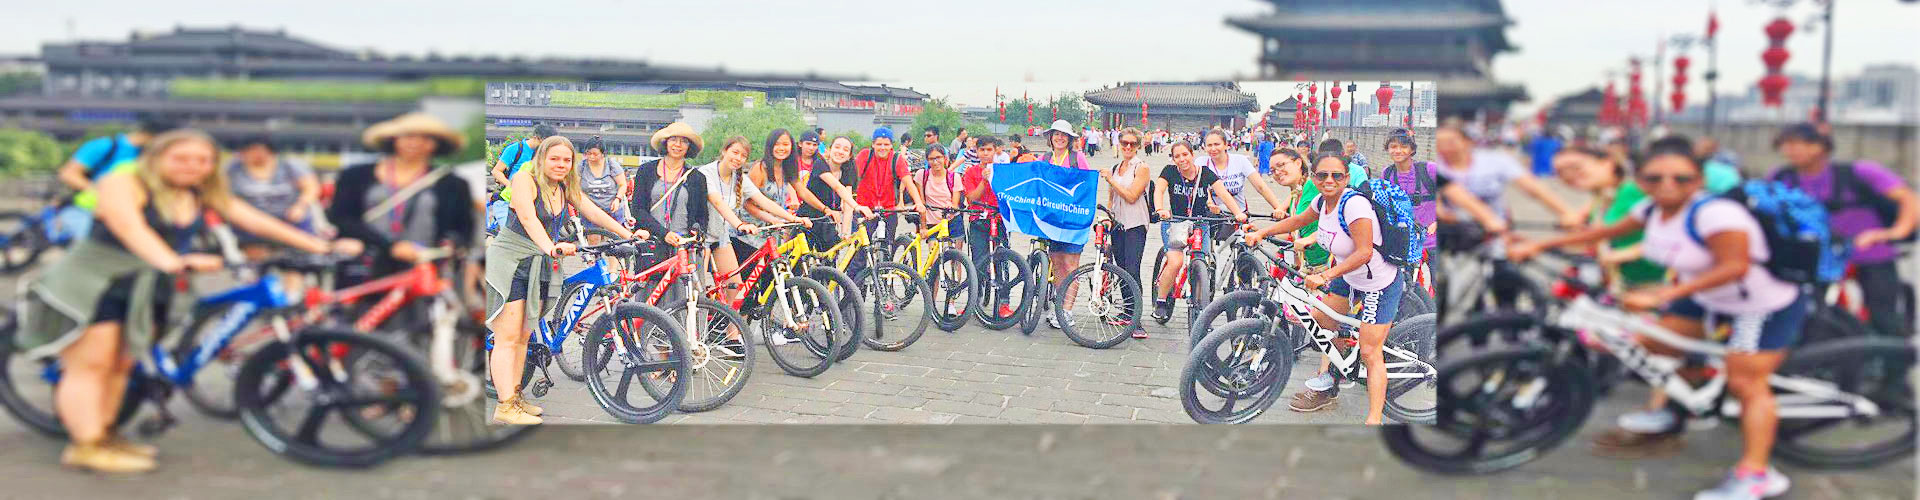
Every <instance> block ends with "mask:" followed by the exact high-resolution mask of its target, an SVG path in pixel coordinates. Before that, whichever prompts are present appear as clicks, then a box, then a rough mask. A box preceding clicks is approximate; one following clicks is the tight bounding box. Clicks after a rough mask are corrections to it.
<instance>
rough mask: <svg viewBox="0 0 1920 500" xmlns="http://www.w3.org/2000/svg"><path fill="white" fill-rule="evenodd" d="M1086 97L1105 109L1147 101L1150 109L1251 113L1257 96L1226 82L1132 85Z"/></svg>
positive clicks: (1090, 92) (1094, 93) (1094, 92)
mask: <svg viewBox="0 0 1920 500" xmlns="http://www.w3.org/2000/svg"><path fill="white" fill-rule="evenodd" d="M1134 89H1139V90H1140V97H1134V94H1133V92H1134ZM1086 98H1087V102H1091V103H1094V104H1098V105H1101V106H1121V105H1128V104H1132V105H1138V104H1140V102H1141V101H1142V100H1145V101H1146V103H1147V105H1148V106H1187V107H1201V108H1245V109H1248V110H1252V109H1253V107H1254V99H1253V94H1249V93H1246V92H1242V91H1240V87H1239V86H1238V85H1235V84H1233V83H1226V82H1205V83H1128V84H1125V85H1121V86H1119V87H1116V88H1110V89H1103V90H1093V91H1088V92H1087V93H1086Z"/></svg>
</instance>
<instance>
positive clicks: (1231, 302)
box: [1187, 290, 1263, 350]
mask: <svg viewBox="0 0 1920 500" xmlns="http://www.w3.org/2000/svg"><path fill="white" fill-rule="evenodd" d="M1262 299H1263V297H1262V296H1261V295H1260V292H1259V291H1258V290H1235V291H1232V292H1228V293H1227V294H1226V295H1222V296H1220V298H1218V299H1214V300H1213V301H1212V302H1209V303H1207V307H1205V308H1202V309H1201V310H1200V315H1199V316H1196V317H1194V320H1193V322H1192V324H1189V325H1187V349H1189V350H1191V349H1193V348H1194V347H1195V346H1198V345H1200V340H1201V339H1205V338H1207V332H1209V331H1213V330H1215V329H1216V328H1213V327H1214V326H1215V325H1216V324H1218V325H1219V326H1226V324H1227V323H1232V322H1233V321H1234V320H1237V319H1241V318H1253V317H1260V316H1261V314H1262V313H1261V312H1260V302H1261V300H1262ZM1222 318H1225V319H1226V321H1221V319H1222Z"/></svg>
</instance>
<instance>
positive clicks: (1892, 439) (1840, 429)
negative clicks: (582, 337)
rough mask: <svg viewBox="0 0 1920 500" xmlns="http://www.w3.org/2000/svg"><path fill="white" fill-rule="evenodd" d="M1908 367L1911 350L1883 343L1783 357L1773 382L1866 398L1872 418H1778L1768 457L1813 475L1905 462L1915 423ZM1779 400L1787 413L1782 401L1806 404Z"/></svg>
mask: <svg viewBox="0 0 1920 500" xmlns="http://www.w3.org/2000/svg"><path fill="white" fill-rule="evenodd" d="M1913 362H1914V347H1913V346H1912V345H1911V344H1908V343H1907V342H1906V341H1905V340H1904V339H1890V338H1883V337H1861V338H1850V339H1842V340H1835V341H1830V342H1827V343H1823V344H1817V345H1813V346H1809V347H1807V348H1805V349H1803V350H1798V351H1794V352H1793V353H1792V354H1789V355H1788V356H1787V360H1786V362H1785V363H1783V364H1782V365H1781V366H1780V370H1779V371H1778V372H1777V373H1776V375H1775V376H1776V377H1781V378H1787V377H1791V378H1793V379H1798V380H1799V381H1802V382H1812V383H1815V384H1819V385H1826V384H1831V387H1832V388H1833V389H1835V390H1838V391H1840V392H1843V393H1846V394H1852V395H1857V396H1860V397H1864V398H1866V399H1867V400H1868V401H1871V402H1872V403H1873V405H1874V406H1876V407H1878V410H1879V412H1878V414H1877V415H1856V416H1851V417H1844V418H1788V417H1782V418H1781V419H1780V425H1779V431H1778V433H1777V437H1776V438H1775V443H1774V446H1773V450H1774V453H1776V454H1777V455H1778V456H1779V457H1780V458H1782V459H1785V460H1787V461H1789V462H1792V463H1793V464H1795V465H1800V466H1803V467H1809V468H1818V469H1855V468H1865V467H1873V466H1876V465H1879V464H1883V463H1886V462H1890V461H1893V460H1897V459H1899V458H1900V457H1904V456H1909V455H1912V454H1913V450H1914V433H1915V428H1916V426H1915V423H1916V420H1915V412H1914V394H1913V386H1912V385H1911V384H1910V382H1909V380H1908V374H1909V373H1910V372H1911V371H1912V369H1913ZM1823 382H1824V383H1823ZM1776 392H1778V390H1777V389H1776ZM1782 396H1783V398H1782V399H1783V401H1782V406H1787V403H1786V402H1785V401H1784V399H1786V398H1789V397H1790V398H1794V399H1798V400H1800V403H1799V404H1801V405H1805V404H1807V403H1806V399H1808V395H1802V394H1796V393H1791V392H1788V393H1784V394H1782ZM1823 406H1824V407H1825V408H1837V409H1845V408H1846V407H1847V405H1844V404H1840V403H1828V404H1826V405H1823ZM1783 413H1784V412H1783Z"/></svg>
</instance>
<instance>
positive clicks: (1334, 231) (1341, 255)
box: [1313, 196, 1400, 292]
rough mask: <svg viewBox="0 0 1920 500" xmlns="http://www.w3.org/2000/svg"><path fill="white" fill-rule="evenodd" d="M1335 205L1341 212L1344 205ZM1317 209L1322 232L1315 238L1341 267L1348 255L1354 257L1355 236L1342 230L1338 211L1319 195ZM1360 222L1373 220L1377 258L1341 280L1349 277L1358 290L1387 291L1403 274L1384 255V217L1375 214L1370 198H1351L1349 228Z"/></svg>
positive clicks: (1314, 234) (1348, 213) (1347, 218)
mask: <svg viewBox="0 0 1920 500" xmlns="http://www.w3.org/2000/svg"><path fill="white" fill-rule="evenodd" d="M1333 205H1334V209H1336V210H1337V209H1338V208H1339V207H1340V202H1338V201H1335V202H1334V204H1333ZM1313 209H1314V211H1316V212H1319V213H1320V223H1319V229H1317V230H1315V231H1314V233H1313V236H1314V239H1315V240H1318V241H1319V242H1320V246H1321V247H1323V248H1326V249H1327V252H1329V253H1332V254H1333V261H1332V263H1333V264H1336V265H1337V264H1339V263H1340V261H1343V260H1346V258H1347V256H1349V255H1353V251H1354V244H1353V243H1354V242H1353V236H1351V235H1348V234H1347V230H1346V229H1343V228H1341V227H1340V220H1341V219H1339V218H1338V217H1339V216H1338V215H1335V214H1334V213H1333V212H1334V210H1328V209H1325V208H1324V205H1322V204H1321V197H1317V196H1316V197H1314V199H1313ZM1360 219H1370V220H1372V221H1373V245H1374V250H1373V257H1371V258H1368V259H1367V264H1366V265H1364V266H1360V268H1358V269H1354V270H1353V271H1352V272H1349V273H1347V274H1346V275H1344V276H1341V277H1342V278H1345V279H1346V280H1347V285H1348V286H1351V287H1353V289H1354V290H1359V291H1362V292H1378V291H1381V290H1385V289H1387V286H1388V285H1392V284H1393V279H1394V277H1395V276H1398V274H1399V272H1400V271H1399V270H1398V269H1394V267H1393V265H1392V264H1388V263H1387V261H1386V260H1385V257H1382V256H1381V255H1382V254H1381V253H1380V218H1379V216H1377V215H1375V214H1374V213H1373V203H1372V202H1369V201H1367V198H1366V197H1364V196H1354V197H1352V198H1349V199H1347V207H1346V221H1347V225H1349V226H1351V225H1353V223H1354V222H1356V221H1359V220H1360Z"/></svg>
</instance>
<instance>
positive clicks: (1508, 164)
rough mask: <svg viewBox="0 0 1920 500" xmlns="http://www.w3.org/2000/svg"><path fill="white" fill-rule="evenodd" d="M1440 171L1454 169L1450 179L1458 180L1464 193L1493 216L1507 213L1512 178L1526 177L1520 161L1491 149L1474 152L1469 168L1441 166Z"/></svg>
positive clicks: (1457, 211)
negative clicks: (1508, 189) (1481, 203)
mask: <svg viewBox="0 0 1920 500" xmlns="http://www.w3.org/2000/svg"><path fill="white" fill-rule="evenodd" d="M1443 168H1450V169H1453V173H1454V174H1455V175H1454V176H1453V178H1454V179H1458V180H1460V182H1461V183H1462V184H1464V185H1465V186H1466V188H1467V191H1469V192H1472V193H1473V196H1474V197H1476V198H1480V201H1482V202H1485V203H1486V204H1487V208H1490V209H1493V213H1495V214H1506V213H1507V187H1508V186H1511V185H1512V184H1513V180H1514V179H1518V178H1520V177H1523V176H1526V175H1527V169H1526V167H1522V166H1520V160H1516V159H1514V158H1513V155H1509V154H1506V153H1504V152H1501V151H1498V150H1493V149H1475V150H1474V151H1473V160H1472V164H1471V165H1444V166H1443ZM1455 210H1456V212H1455V213H1461V214H1464V213H1465V212H1464V211H1459V208H1458V207H1455Z"/></svg>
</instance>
